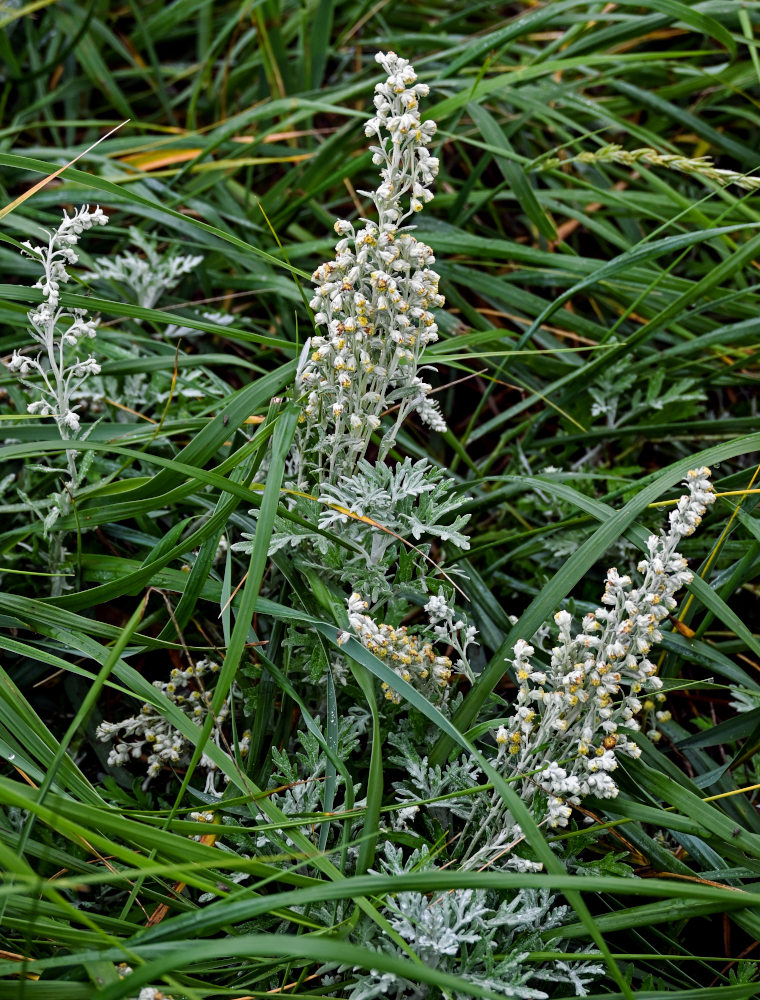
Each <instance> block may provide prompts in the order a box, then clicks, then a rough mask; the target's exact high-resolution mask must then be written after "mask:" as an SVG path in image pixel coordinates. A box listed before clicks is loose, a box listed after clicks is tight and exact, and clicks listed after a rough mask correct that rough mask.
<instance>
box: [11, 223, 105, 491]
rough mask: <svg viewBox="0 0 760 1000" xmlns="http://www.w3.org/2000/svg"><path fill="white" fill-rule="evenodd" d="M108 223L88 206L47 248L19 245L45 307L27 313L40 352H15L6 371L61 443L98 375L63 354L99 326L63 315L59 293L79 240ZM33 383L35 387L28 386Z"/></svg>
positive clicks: (90, 364) (91, 365) (73, 312)
mask: <svg viewBox="0 0 760 1000" xmlns="http://www.w3.org/2000/svg"><path fill="white" fill-rule="evenodd" d="M107 222H108V216H106V215H105V214H104V213H103V211H102V210H101V209H100V208H95V209H94V210H93V211H90V207H89V205H85V206H83V207H82V208H80V209H79V210H78V211H76V212H75V213H74V214H73V215H72V216H69V215H68V214H67V213H66V212H64V213H63V220H62V222H61V224H60V225H59V226H58V228H57V229H56V230H55V231H54V232H53V233H51V234H50V239H49V240H48V242H47V245H46V246H37V247H35V246H33V245H32V244H31V243H30V242H28V241H27V242H26V243H24V244H23V245H24V247H26V250H27V252H28V254H29V256H30V257H33V258H34V259H35V260H38V261H40V263H41V264H42V267H43V271H44V273H43V276H42V277H41V278H40V280H39V281H37V282H36V283H35V284H34V285H33V287H34V288H41V289H42V295H43V298H44V301H43V302H42V304H41V305H39V306H38V307H37V308H36V309H32V310H31V311H30V312H29V313H27V316H28V319H29V323H30V324H31V334H32V337H33V339H34V341H35V347H39V348H41V350H39V352H38V353H37V354H36V355H30V354H27V353H25V352H26V351H27V350H29V348H22V350H20V351H14V352H13V356H12V358H11V360H10V361H9V362H8V363H7V367H8V370H9V371H11V372H13V373H14V374H15V375H16V376H17V378H18V380H19V382H21V384H22V385H23V386H25V387H26V388H27V389H29V390H30V391H31V392H33V393H34V394H35V395H36V396H38V397H39V398H37V399H35V400H33V401H32V402H31V403H29V405H28V406H27V411H28V412H29V413H35V414H39V415H40V416H43V417H55V421H56V423H57V425H58V430H59V431H60V434H61V437H63V438H71V437H73V436H75V435H76V433H77V432H78V430H79V414H78V413H77V412H76V408H75V407H74V406H73V405H72V398H73V397H74V396H75V394H76V393H77V391H78V390H79V388H80V387H81V385H82V383H83V382H84V381H85V379H87V377H88V376H90V375H97V374H98V373H99V372H100V365H99V364H98V363H97V361H96V360H95V358H94V357H92V356H90V357H88V358H86V359H85V360H84V361H80V360H79V358H77V359H76V360H75V361H74V362H73V363H68V364H67V360H66V355H67V353H68V349H69V348H71V347H77V346H78V345H79V343H80V342H81V341H83V340H90V339H92V338H93V337H94V336H95V332H96V330H97V326H98V323H97V320H92V319H88V317H87V311H86V310H85V309H63V308H62V307H61V305H60V297H61V291H60V288H61V284H62V283H65V282H67V281H68V280H69V275H68V271H67V270H66V268H67V267H69V266H71V265H72V264H76V262H77V261H78V260H79V257H78V255H77V253H76V252H75V250H74V247H75V246H76V244H77V243H78V242H79V237H80V236H81V235H82V233H83V232H85V230H88V229H92V227H93V226H104V225H105V224H106V223H107ZM32 378H34V379H35V381H30V379H32ZM37 380H39V381H37ZM72 471H73V470H72ZM72 478H73V475H72Z"/></svg>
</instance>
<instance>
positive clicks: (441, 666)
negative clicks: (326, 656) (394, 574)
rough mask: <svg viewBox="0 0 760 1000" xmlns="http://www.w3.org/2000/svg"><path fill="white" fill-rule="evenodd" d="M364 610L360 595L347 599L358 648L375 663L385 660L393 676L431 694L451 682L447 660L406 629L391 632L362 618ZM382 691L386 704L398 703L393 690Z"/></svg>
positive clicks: (344, 638) (343, 638) (344, 637)
mask: <svg viewBox="0 0 760 1000" xmlns="http://www.w3.org/2000/svg"><path fill="white" fill-rule="evenodd" d="M367 607H368V604H367V602H366V601H365V600H363V599H362V597H361V595H360V594H352V595H351V596H350V597H349V599H348V621H349V624H350V625H351V628H352V629H353V630H354V632H355V633H356V637H357V638H358V639H359V641H360V642H361V644H362V646H364V648H365V649H368V650H369V651H370V653H374V655H375V656H377V657H378V658H379V659H381V660H387V661H388V663H389V664H390V666H391V667H392V668H393V670H394V671H395V673H397V674H398V676H399V677H401V678H402V679H403V680H405V681H408V682H409V683H410V684H415V686H417V687H423V688H427V689H431V690H435V689H436V687H437V688H438V689H439V690H440V689H441V688H444V689H445V688H446V685H447V684H448V682H449V679H450V678H451V660H450V659H449V658H448V656H439V655H438V654H437V653H436V652H435V650H434V649H433V647H432V646H431V644H430V643H429V642H422V640H421V639H420V637H419V636H417V635H410V634H409V631H408V629H407V627H406V625H400V626H399V627H398V628H393V627H392V626H390V625H383V624H377V622H375V621H374V620H373V619H372V618H371V617H370V616H369V615H367V614H365V612H366V611H367ZM349 636H350V633H348V632H344V633H343V634H342V635H341V636H340V637H339V639H338V643H339V645H343V644H344V643H345V642H346V641H347V640H348V638H349ZM382 688H383V691H384V692H385V697H386V698H387V699H388V701H392V702H393V703H394V704H396V705H397V704H399V703H400V701H401V696H400V695H399V694H397V693H396V692H395V691H394V690H393V688H391V687H390V686H389V685H388V684H386V683H385V682H383V684H382Z"/></svg>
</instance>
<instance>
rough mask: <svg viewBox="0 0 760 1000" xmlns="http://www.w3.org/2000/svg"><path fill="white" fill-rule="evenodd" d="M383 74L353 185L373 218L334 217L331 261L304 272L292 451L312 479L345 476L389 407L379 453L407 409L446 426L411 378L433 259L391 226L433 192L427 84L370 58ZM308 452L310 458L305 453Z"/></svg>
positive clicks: (426, 329) (438, 301) (388, 59)
mask: <svg viewBox="0 0 760 1000" xmlns="http://www.w3.org/2000/svg"><path fill="white" fill-rule="evenodd" d="M376 59H377V61H378V62H379V63H380V65H381V66H382V67H383V69H384V70H385V71H386V73H387V74H388V78H387V80H386V81H385V82H384V83H381V84H378V85H377V86H376V87H375V115H374V117H372V118H370V120H369V121H368V122H367V124H366V127H365V132H366V134H367V135H368V136H375V137H376V138H377V140H378V143H377V145H374V146H372V147H370V148H371V151H372V161H373V163H375V164H376V165H377V166H379V167H380V168H381V169H380V178H381V183H380V185H379V186H378V188H377V190H376V191H373V192H364V191H363V192H361V193H362V194H364V195H366V196H367V197H369V198H370V199H371V200H372V201H373V203H374V205H375V208H376V210H377V216H378V219H377V222H372V221H370V220H367V219H362V220H360V224H359V225H358V227H355V226H354V225H353V224H352V223H351V222H347V221H344V220H341V219H339V220H338V221H337V222H336V223H335V231H336V232H337V233H338V235H339V236H340V237H341V239H340V240H339V242H338V243H337V244H336V247H335V249H336V257H335V259H334V260H333V261H331V262H329V263H326V264H322V265H321V266H320V267H319V268H317V270H316V271H315V272H314V275H313V280H314V282H315V283H316V285H317V290H316V293H315V295H314V297H313V299H312V300H311V303H310V304H311V307H312V309H313V310H314V313H315V316H314V321H315V324H316V325H317V326H318V327H324V328H325V332H324V334H319V335H317V336H314V337H312V338H311V339H310V341H308V342H307V344H306V347H305V348H304V351H303V354H302V356H301V360H300V363H299V366H298V376H297V384H298V387H299V390H300V391H302V392H303V393H304V394H305V406H304V409H303V413H302V419H303V422H304V423H305V425H306V426H305V427H304V428H303V430H302V433H301V439H300V445H299V449H300V452H301V456H302V458H303V460H304V461H302V462H301V463H300V465H301V468H302V475H303V469H304V467H305V465H306V464H307V462H309V461H312V462H313V464H314V465H315V467H316V468H315V469H313V471H314V472H315V474H316V478H317V479H318V480H319V482H320V483H322V482H325V481H330V482H336V481H337V480H338V478H339V477H340V476H341V475H350V474H351V472H352V471H353V470H354V468H355V467H356V464H357V463H358V461H359V460H360V459H361V458H362V456H363V455H364V453H365V451H366V449H367V446H368V444H369V441H370V438H371V436H372V433H373V431H375V430H377V428H378V427H379V426H380V421H381V417H382V415H383V414H384V412H385V411H386V410H387V409H389V408H392V407H393V406H394V405H396V406H397V411H396V419H395V422H394V424H393V425H392V427H391V428H390V429H389V430H388V432H387V433H386V434H385V435H384V437H383V439H382V442H381V446H380V460H382V459H383V458H384V457H385V455H386V454H387V453H388V451H389V450H390V448H391V447H392V445H393V442H394V441H395V439H396V435H397V434H398V430H399V428H400V427H401V424H402V423H403V421H404V420H405V419H406V417H407V416H408V415H409V414H410V413H411V412H412V411H414V410H416V411H417V412H418V413H419V414H420V417H421V419H422V420H423V421H424V422H425V423H427V424H428V425H429V426H431V427H432V428H433V429H434V430H439V431H440V430H445V426H446V425H445V423H444V421H443V417H442V416H441V413H440V410H439V409H438V405H437V403H436V402H435V401H433V400H432V399H430V398H429V396H428V393H429V392H430V386H429V385H428V384H427V383H426V382H423V381H422V379H420V378H419V377H418V374H417V372H418V369H419V364H420V358H421V355H422V352H423V351H424V349H425V347H427V345H428V344H432V343H433V342H434V341H436V340H437V339H438V327H437V325H436V322H435V316H434V315H433V312H432V311H431V310H433V309H434V308H438V307H440V306H442V305H443V302H444V300H443V296H441V295H440V294H439V292H438V275H437V274H436V273H435V271H433V270H432V269H431V266H430V265H432V264H433V263H434V262H435V257H434V256H433V252H432V250H431V249H430V247H429V246H426V245H425V244H424V243H422V242H421V241H419V240H417V239H416V238H415V237H414V236H413V235H412V234H411V232H409V227H405V228H403V229H401V228H399V227H400V226H401V224H402V222H403V221H404V220H405V219H406V218H407V217H408V216H410V215H413V214H414V213H415V212H417V211H419V210H420V209H421V208H422V206H423V205H424V204H425V203H426V202H428V201H430V199H431V198H432V197H433V195H432V193H431V191H430V185H431V184H432V182H433V180H434V178H435V175H436V174H437V172H438V160H437V159H436V158H435V157H434V156H431V155H430V152H429V150H428V148H427V145H426V144H427V143H428V142H429V141H430V140H431V139H432V137H433V135H434V134H435V130H436V126H435V122H432V121H428V122H422V121H421V120H420V113H419V107H418V103H419V99H420V98H421V97H424V96H426V95H427V93H428V87H427V85H426V84H423V83H416V80H417V76H416V74H415V72H414V70H413V69H412V67H411V66H410V65H409V62H408V61H407V60H406V59H401V58H399V57H398V56H397V55H396V54H395V53H394V52H387V53H383V52H381V53H378V55H377V56H376ZM314 456H316V461H315V460H314Z"/></svg>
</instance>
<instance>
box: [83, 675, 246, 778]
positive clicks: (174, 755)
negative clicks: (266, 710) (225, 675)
mask: <svg viewBox="0 0 760 1000" xmlns="http://www.w3.org/2000/svg"><path fill="white" fill-rule="evenodd" d="M218 671H219V665H218V664H217V663H213V662H212V661H211V660H199V661H198V662H197V663H195V664H193V665H191V666H189V667H187V668H186V669H185V670H180V669H179V668H178V667H175V668H174V669H173V670H172V671H171V674H170V676H169V680H168V681H165V682H164V681H154V682H153V684H154V687H157V688H158V689H159V690H160V691H162V692H163V693H164V694H165V695H166V697H167V698H168V699H169V700H170V701H171V702H173V703H174V704H175V705H176V706H177V707H178V708H179V709H180V710H181V711H182V712H184V713H185V715H187V716H189V717H190V718H191V719H192V721H193V722H194V723H195V725H197V726H198V727H201V726H202V725H203V723H204V722H205V720H206V717H207V716H208V714H209V712H210V710H211V695H210V693H209V692H208V691H206V690H205V688H204V686H203V682H202V679H203V678H204V677H206V676H209V675H211V676H213V675H214V674H216V673H217V672H218ZM233 694H234V689H233V690H232V691H230V693H229V694H228V696H227V699H226V700H225V702H224V704H223V705H222V707H221V708H220V709H219V712H218V713H217V714H216V716H215V717H214V726H213V729H212V731H211V737H210V738H211V739H212V740H213V741H214V743H216V745H217V746H219V747H221V746H222V743H223V731H224V725H225V723H226V721H227V719H228V718H229V716H230V713H231V711H232V697H233ZM96 735H97V737H98V739H100V740H102V741H103V742H107V741H109V740H113V741H114V747H113V749H112V750H111V752H110V753H109V755H108V764H109V766H110V767H116V766H119V765H122V764H126V763H127V762H128V761H129V760H130V759H132V760H144V759H146V757H147V759H146V763H147V765H148V777H147V779H146V783H147V782H148V781H150V780H151V779H152V778H155V777H156V775H158V774H159V773H160V771H161V769H162V768H163V767H166V766H172V765H173V766H182V765H184V764H187V762H188V761H189V760H190V756H191V754H192V745H191V744H190V743H189V742H188V740H187V738H186V737H185V736H183V734H182V733H180V732H179V731H178V730H176V729H175V728H174V727H173V726H172V725H170V723H169V722H168V721H167V720H166V719H165V718H164V716H163V714H162V713H161V710H160V709H158V708H156V707H155V706H153V705H149V704H147V703H146V704H144V705H143V706H142V708H141V709H140V712H139V714H138V715H135V716H132V717H131V718H129V719H123V720H122V721H121V722H101V724H100V725H99V726H98V728H97V730H96ZM250 742H251V734H250V733H249V732H248V731H246V732H245V733H243V735H242V738H241V739H240V741H239V744H238V749H239V750H240V754H241V756H243V757H244V756H245V755H246V754H247V753H248V749H249V746H250ZM200 766H201V767H202V768H204V769H205V770H206V771H208V777H207V780H206V791H207V792H212V793H216V787H215V779H216V770H217V767H216V764H215V763H214V762H213V760H211V758H210V757H208V756H207V755H206V754H205V753H204V754H203V755H202V757H201V760H200Z"/></svg>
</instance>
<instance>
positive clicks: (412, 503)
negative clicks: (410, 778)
mask: <svg viewBox="0 0 760 1000" xmlns="http://www.w3.org/2000/svg"><path fill="white" fill-rule="evenodd" d="M376 60H377V62H378V63H379V64H380V65H381V66H382V68H383V69H384V70H385V72H386V73H387V79H386V80H385V81H384V82H383V83H380V84H378V85H377V86H376V87H375V97H374V105H375V114H374V115H373V117H372V118H370V119H369V121H368V122H367V123H366V126H365V134H366V135H367V136H368V137H371V138H374V139H375V144H373V145H372V146H371V147H370V149H371V152H372V162H373V163H374V164H375V165H376V166H378V167H379V168H380V183H379V185H378V186H377V188H376V189H375V190H374V191H369V192H367V191H365V192H361V193H362V194H363V195H365V197H367V198H368V199H369V200H370V201H371V202H372V205H373V206H374V209H375V214H376V218H375V219H368V218H367V219H360V220H358V222H356V223H352V222H349V221H346V220H343V219H339V220H338V221H337V222H336V223H335V230H336V232H337V233H338V235H339V236H340V240H339V241H338V243H337V244H336V248H335V249H336V256H335V259H334V260H332V261H330V262H328V263H325V264H322V265H321V266H320V267H318V268H317V270H316V271H315V272H314V275H313V280H314V282H315V285H316V291H315V294H314V296H313V298H312V299H311V303H310V305H311V307H312V309H313V310H314V324H315V329H316V331H318V332H316V333H315V334H314V336H312V337H311V338H309V339H308V340H307V342H306V344H305V345H304V348H303V351H302V353H301V356H300V359H299V363H298V368H297V374H296V384H295V393H296V396H297V398H298V399H299V400H300V402H301V404H302V410H301V417H300V426H299V429H298V431H297V435H296V440H295V444H294V448H293V452H292V454H291V457H290V462H289V479H290V481H289V483H288V485H290V486H292V487H294V492H293V493H292V494H291V496H290V498H289V501H288V503H289V506H290V510H289V515H290V516H289V517H287V516H283V517H280V518H278V520H277V522H276V524H275V531H274V536H273V542H272V548H271V551H272V552H273V553H274V552H276V551H278V550H279V549H283V548H285V549H295V550H296V552H295V556H296V557H297V558H299V559H300V560H301V561H302V562H306V563H309V564H311V566H312V567H313V568H315V569H318V570H319V571H320V572H321V573H325V572H327V573H328V574H329V575H330V576H331V577H332V578H333V579H334V580H336V582H338V583H340V584H343V585H345V586H346V587H347V588H350V591H351V592H355V593H357V594H360V595H361V600H363V601H364V600H366V601H368V602H369V604H370V605H372V606H374V607H375V608H377V607H379V606H380V605H382V604H384V605H386V611H387V610H388V605H389V602H390V604H391V605H393V608H392V616H395V617H399V616H400V615H401V614H402V613H403V608H402V606H401V604H400V603H399V602H398V601H396V600H395V595H396V594H397V592H398V589H399V587H400V586H403V588H404V590H405V591H406V593H407V594H409V593H415V594H416V595H417V596H418V598H419V599H420V600H421V601H422V603H424V602H425V600H426V599H427V595H428V593H429V590H430V589H431V588H433V587H435V588H436V589H437V585H438V581H439V580H440V576H437V572H438V571H437V567H436V566H435V565H434V564H433V563H432V562H431V560H430V555H429V553H430V541H429V540H430V538H431V537H434V538H436V539H437V540H438V541H439V542H442V543H443V544H444V546H447V547H449V548H450V547H456V549H459V550H461V549H466V548H468V547H469V542H468V539H467V536H466V535H465V534H464V533H463V529H464V527H465V524H466V522H467V517H466V516H464V515H463V514H460V513H459V512H458V508H459V507H460V506H461V504H462V502H463V497H462V495H461V493H460V492H458V491H457V490H456V489H455V487H454V484H453V483H452V482H451V481H450V480H449V479H447V478H446V477H445V476H444V475H443V473H442V472H441V471H440V470H438V469H435V468H433V467H432V466H430V464H429V463H428V462H427V461H426V460H424V459H423V460H419V461H416V462H413V461H412V460H411V459H409V458H407V459H405V460H404V461H402V462H400V463H398V464H395V465H393V464H390V463H389V462H388V461H387V459H388V455H389V452H390V450H391V448H392V447H393V446H394V444H395V442H396V439H397V436H398V433H399V430H400V428H401V426H402V425H403V423H404V421H405V420H406V419H407V418H408V417H409V416H410V415H411V414H412V413H417V414H418V416H419V417H420V419H421V420H422V421H423V423H425V424H427V425H428V426H429V427H430V428H431V429H432V430H434V431H439V432H442V431H445V430H446V424H445V421H444V419H443V416H442V415H441V412H440V408H439V406H438V404H437V402H436V401H435V400H434V399H433V398H432V397H431V395H430V393H431V386H430V384H429V383H428V382H426V381H424V380H423V378H422V376H421V372H422V370H423V369H422V361H423V352H424V350H425V348H426V347H427V346H428V345H429V344H432V343H434V342H435V341H436V340H437V339H438V326H437V323H436V318H435V313H434V310H435V309H438V308H440V307H441V306H442V305H443V302H444V299H443V296H442V295H441V294H440V292H439V291H438V281H439V278H438V275H437V274H436V272H435V271H434V270H433V269H432V265H433V264H434V263H435V257H434V255H433V252H432V250H431V248H430V247H429V246H427V245H426V244H425V243H423V242H422V241H421V240H419V239H417V238H416V237H415V236H414V234H413V232H412V230H413V226H411V225H409V224H408V220H409V219H411V218H412V217H413V216H414V215H415V214H416V213H417V212H419V211H420V210H421V209H422V208H423V206H424V205H425V204H426V203H427V202H429V201H430V200H431V199H432V197H433V194H432V191H431V190H430V188H431V185H432V183H433V181H434V179H435V176H436V174H437V172H438V160H437V159H436V158H435V157H434V156H432V155H431V153H430V150H429V149H428V144H429V142H430V140H431V139H432V137H433V136H434V134H435V131H436V125H435V123H434V122H432V121H424V122H423V121H422V120H421V118H420V111H419V102H420V100H421V99H422V98H424V97H425V96H427V94H428V87H427V85H426V84H424V83H419V82H418V81H417V75H416V74H415V72H414V70H413V68H412V67H411V66H410V64H409V62H408V61H407V60H406V59H402V58H400V57H399V56H397V55H396V54H395V53H393V52H387V53H378V54H377V56H376ZM299 493H300V494H301V495H300V496H299V495H296V494H299ZM303 494H306V496H304V495H303ZM315 501H316V504H315ZM251 514H252V516H254V517H255V515H256V512H255V511H252V512H251ZM292 515H296V516H295V517H293V516H292ZM310 525H313V526H314V527H313V528H311V527H310ZM316 529H319V530H316ZM326 533H332V534H333V535H334V536H335V535H337V536H339V538H340V540H341V542H340V544H339V543H337V542H335V541H333V540H331V539H330V537H329V534H326ZM251 546H252V535H250V534H249V535H248V536H245V535H244V540H243V541H242V542H239V543H237V544H236V545H235V546H234V547H235V548H236V549H237V550H238V551H244V552H247V551H250V550H251ZM388 627H390V626H388ZM423 644H424V643H423Z"/></svg>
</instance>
